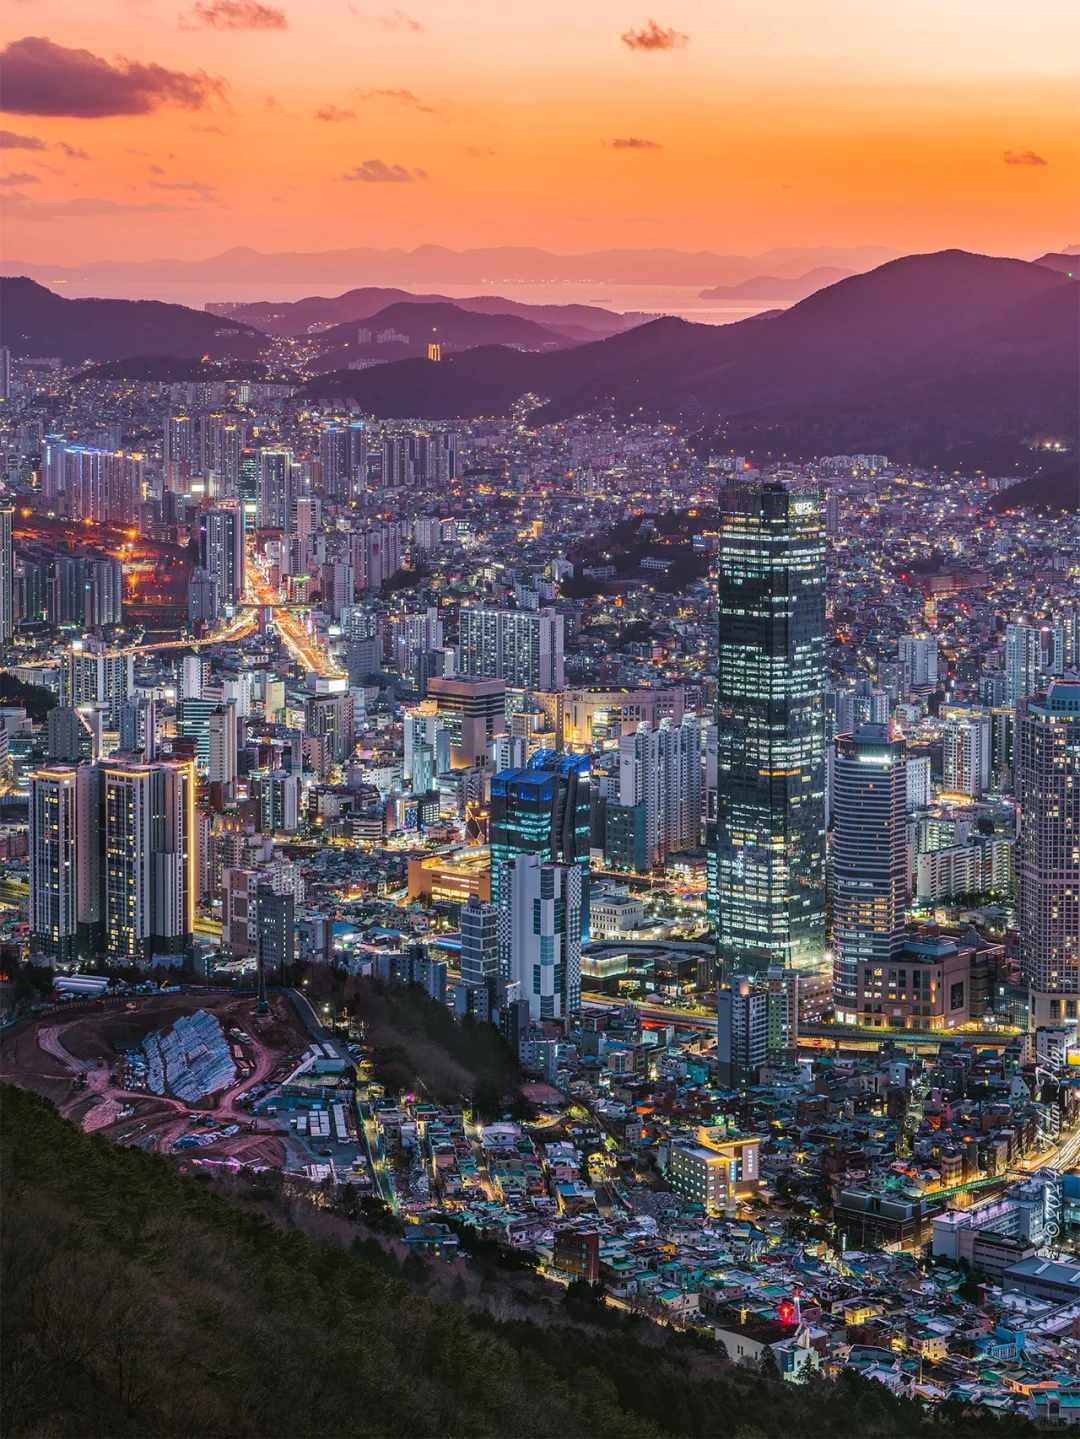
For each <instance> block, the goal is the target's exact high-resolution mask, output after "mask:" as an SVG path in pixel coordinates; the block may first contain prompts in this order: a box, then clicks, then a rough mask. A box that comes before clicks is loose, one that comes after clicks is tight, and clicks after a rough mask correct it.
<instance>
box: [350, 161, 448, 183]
mask: <svg viewBox="0 0 1080 1439" xmlns="http://www.w3.org/2000/svg"><path fill="white" fill-rule="evenodd" d="M341 178H342V179H343V180H360V181H361V182H362V183H363V184H365V185H411V184H412V183H413V181H414V180H428V179H430V178H431V177H430V176H429V175H428V173H427V171H426V170H407V169H406V168H405V166H404V165H388V164H387V163H386V161H385V160H365V161H364V162H363V163H362V164H360V165H357V166H356V168H355V169H353V170H350V171H349V172H348V174H346V175H342V177H341Z"/></svg>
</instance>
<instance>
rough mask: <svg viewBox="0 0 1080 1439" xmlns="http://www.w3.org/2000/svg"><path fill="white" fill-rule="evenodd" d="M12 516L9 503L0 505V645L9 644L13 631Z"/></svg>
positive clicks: (13, 515)
mask: <svg viewBox="0 0 1080 1439" xmlns="http://www.w3.org/2000/svg"><path fill="white" fill-rule="evenodd" d="M14 518H15V511H14V509H13V508H12V506H11V505H2V506H0V645H7V644H10V643H11V637H12V635H13V634H14V633H15V593H14V584H15V556H14V552H13V548H12V534H11V527H12V523H13V522H14Z"/></svg>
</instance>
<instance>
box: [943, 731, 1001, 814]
mask: <svg viewBox="0 0 1080 1439" xmlns="http://www.w3.org/2000/svg"><path fill="white" fill-rule="evenodd" d="M943 739H944V763H943V776H942V783H943V787H944V789H945V791H946V793H948V794H966V795H970V797H971V798H972V799H980V798H981V797H982V796H983V795H984V794H985V793H986V791H987V790H988V789H989V788H990V779H991V776H992V774H993V755H994V744H993V721H992V720H991V717H990V715H989V714H988V713H987V712H986V711H985V710H958V709H952V710H950V711H949V712H948V713H947V714H946V718H945V724H944V727H943Z"/></svg>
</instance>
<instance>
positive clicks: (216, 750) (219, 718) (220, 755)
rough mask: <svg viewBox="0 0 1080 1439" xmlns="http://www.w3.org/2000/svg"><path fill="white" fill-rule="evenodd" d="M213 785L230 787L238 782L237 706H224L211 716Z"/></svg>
mask: <svg viewBox="0 0 1080 1439" xmlns="http://www.w3.org/2000/svg"><path fill="white" fill-rule="evenodd" d="M208 778H209V781H210V783H211V784H221V785H226V786H228V787H230V788H231V787H232V785H233V784H234V783H235V782H236V706H235V705H231V704H224V705H222V706H221V708H220V709H217V710H215V711H214V713H213V714H212V715H211V716H210V769H209V774H208Z"/></svg>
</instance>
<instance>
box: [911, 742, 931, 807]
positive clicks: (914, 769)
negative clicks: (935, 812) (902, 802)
mask: <svg viewBox="0 0 1080 1439" xmlns="http://www.w3.org/2000/svg"><path fill="white" fill-rule="evenodd" d="M905 758H906V763H905V768H904V784H905V792H906V795H907V811H908V814H914V812H915V811H916V810H920V809H927V808H929V805H930V800H931V798H932V797H933V787H932V785H931V783H930V756H929V755H928V754H909V755H907V756H906V757H905Z"/></svg>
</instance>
